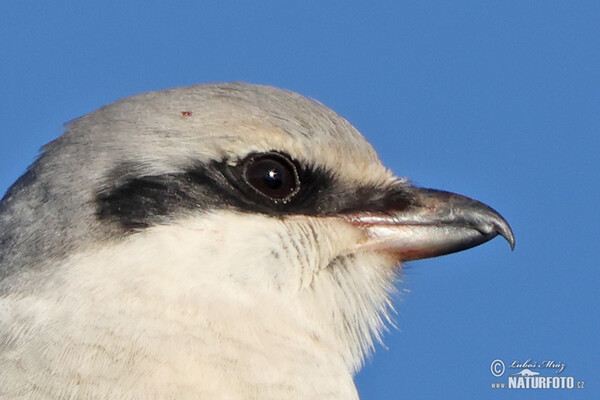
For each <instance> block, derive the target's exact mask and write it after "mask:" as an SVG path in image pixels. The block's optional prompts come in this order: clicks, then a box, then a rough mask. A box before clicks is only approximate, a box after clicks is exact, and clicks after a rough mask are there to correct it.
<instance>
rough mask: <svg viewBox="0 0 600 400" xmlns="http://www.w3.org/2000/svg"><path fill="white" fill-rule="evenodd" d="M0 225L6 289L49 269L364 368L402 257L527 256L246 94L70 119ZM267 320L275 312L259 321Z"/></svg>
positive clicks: (318, 114)
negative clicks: (487, 250) (496, 243)
mask: <svg viewBox="0 0 600 400" xmlns="http://www.w3.org/2000/svg"><path fill="white" fill-rule="evenodd" d="M2 218H3V219H2V221H3V226H4V227H5V228H6V229H5V233H4V237H3V238H4V240H3V243H5V244H4V247H3V249H2V251H3V257H4V258H3V267H2V273H3V274H4V281H5V282H7V281H9V280H10V279H12V277H16V276H21V275H23V273H24V272H23V271H28V270H34V271H35V270H39V271H44V274H45V276H46V277H48V278H47V279H46V280H45V281H44V282H52V281H56V280H57V279H58V278H56V277H57V276H60V281H61V282H64V281H70V282H75V283H73V285H77V286H78V287H82V288H87V289H86V290H88V289H89V290H88V291H86V293H95V291H94V290H95V289H94V288H96V292H97V291H99V292H101V293H102V295H101V296H99V297H98V299H99V301H101V299H102V298H114V297H120V296H121V297H122V296H124V294H123V293H130V294H132V295H131V296H130V299H133V300H132V301H148V302H150V301H151V302H152V304H155V305H156V310H163V311H164V312H165V313H168V310H170V309H171V308H161V307H162V306H161V304H163V305H164V304H171V306H172V305H174V304H179V305H182V307H191V308H190V310H192V311H190V318H191V319H193V318H194V316H201V318H204V319H207V320H210V319H211V318H213V319H214V321H220V319H219V317H220V315H226V316H227V319H228V320H229V321H231V320H235V319H236V318H238V320H239V321H243V323H242V322H240V323H239V325H242V326H240V327H238V328H237V329H238V330H239V332H240V334H251V333H248V332H244V330H245V329H247V330H250V331H252V329H253V327H255V325H260V326H262V327H263V328H266V329H271V330H274V329H277V328H275V326H276V325H278V326H283V325H286V326H292V327H294V328H293V329H296V330H301V331H302V332H306V333H307V337H310V338H312V339H311V340H314V341H315V342H318V343H322V344H323V346H329V347H332V348H335V351H336V352H338V353H339V354H340V355H341V356H342V358H343V360H344V362H345V363H346V365H347V366H348V369H351V370H356V369H357V368H358V367H359V366H360V364H361V361H362V359H363V357H364V355H365V354H366V353H368V351H369V350H370V349H371V348H372V346H373V343H374V341H375V340H376V339H378V338H379V335H380V333H381V330H382V327H383V325H384V322H385V320H386V318H387V315H388V311H389V309H390V301H389V294H390V293H391V292H392V291H393V288H394V279H395V277H396V274H397V272H398V271H399V266H400V265H401V263H402V262H404V261H409V260H416V259H421V258H427V257H435V256H439V255H443V254H447V253H451V252H455V251H460V250H464V249H467V248H470V247H473V246H476V245H478V244H481V243H483V242H485V241H487V240H490V239H492V238H493V237H495V236H496V235H501V236H503V237H504V238H506V239H507V240H508V241H509V243H510V245H511V246H513V245H514V237H513V234H512V232H511V230H510V227H509V226H508V224H507V223H506V221H505V220H504V219H503V218H502V217H501V216H500V215H499V214H498V213H497V212H495V211H494V210H492V209H491V208H489V207H488V206H486V205H484V204H482V203H480V202H477V201H475V200H472V199H469V198H466V197H463V196H460V195H457V194H453V193H449V192H442V191H436V190H431V189H424V188H420V187H416V186H414V185H412V184H411V183H410V182H409V181H408V180H407V179H404V178H399V177H397V176H395V175H394V174H393V173H392V172H391V171H390V170H389V169H387V168H386V167H384V166H383V165H382V163H381V162H380V160H379V158H378V156H377V154H376V152H375V151H374V149H373V148H372V147H371V145H370V144H369V143H368V142H367V141H366V140H365V139H364V138H363V136H362V135H361V134H360V133H359V132H358V131H357V130H356V129H355V128H354V127H352V126H351V125H350V123H348V122H347V121H346V120H344V119H343V118H341V117H340V116H338V115H337V114H335V113H334V112H333V111H331V110H330V109H328V108H326V107H325V106H323V105H322V104H320V103H318V102H316V101H314V100H311V99H307V98H305V97H303V96H300V95H298V94H295V93H292V92H288V91H284V90H280V89H276V88H273V87H268V86H258V85H250V84H243V83H234V84H210V85H198V86H192V87H186V88H178V89H172V90H165V91H160V92H151V93H146V94H142V95H138V96H134V97H131V98H127V99H124V100H121V101H118V102H116V103H113V104H111V105H109V106H106V107H103V108H101V109H99V110H97V111H95V112H93V113H90V114H88V115H86V116H84V117H81V118H79V119H77V120H74V121H72V122H70V123H69V124H68V126H67V131H66V133H65V134H64V135H63V136H61V137H60V138H58V139H57V140H55V141H53V142H51V143H50V144H48V145H47V146H46V147H45V149H44V153H43V154H42V155H41V157H40V158H39V159H38V160H37V161H36V163H35V164H34V165H33V166H32V167H31V168H30V169H29V171H28V172H27V174H26V175H25V176H24V177H23V178H21V180H19V181H18V182H17V183H16V184H15V185H14V186H13V187H12V188H11V189H10V190H9V192H8V193H7V195H6V196H5V198H4V200H3V202H2ZM26 221H29V223H25V222H26ZM32 221H33V222H32ZM26 249H27V251H26ZM91 255H94V259H95V260H96V261H94V266H93V267H86V268H85V269H82V268H81V267H79V265H82V264H83V263H84V262H83V261H84V260H86V259H89V258H91V257H92V256H91ZM100 255H101V256H100ZM24 264H27V265H24ZM57 265H60V266H59V267H57ZM25 281H26V280H25V279H22V278H21V279H17V278H14V281H13V282H12V283H11V287H12V288H14V287H18V286H19V285H23V287H25V284H24V283H22V282H25ZM15 282H21V283H15ZM46 284H47V283H46ZM40 285H41V284H40ZM5 286H6V285H5ZM98 288H101V290H100V289H98ZM28 290H30V289H28ZM90 296H93V294H91V295H90ZM140 299H143V300H140ZM226 303H229V304H230V305H229V306H227V305H226ZM121 304H122V303H121ZM231 304H233V305H231ZM99 305H100V304H99ZM171 306H169V307H171ZM107 307H108V305H107ZM165 310H166V311H165ZM228 310H233V311H228ZM256 310H258V311H260V312H261V313H263V314H264V315H269V317H264V318H263V319H259V318H258V317H256V319H255V320H254V321H250V320H249V318H248V317H247V316H248V315H253V316H255V315H258V313H257V312H256ZM157 313H158V311H157ZM211 316H212V317H211ZM245 316H246V318H245ZM222 323H224V322H222V321H220V322H215V324H216V325H218V324H222ZM269 324H272V325H273V326H269ZM257 329H258V328H257ZM290 329H291V328H290Z"/></svg>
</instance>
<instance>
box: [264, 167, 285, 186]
mask: <svg viewBox="0 0 600 400" xmlns="http://www.w3.org/2000/svg"><path fill="white" fill-rule="evenodd" d="M277 167H278V166H276V165H274V166H272V167H270V168H268V169H266V170H265V175H264V176H263V182H264V183H265V185H267V186H268V187H269V189H278V188H280V187H281V185H282V184H283V178H282V177H281V171H280V170H279V169H278V168H277Z"/></svg>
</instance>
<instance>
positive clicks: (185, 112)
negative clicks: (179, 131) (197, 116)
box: [181, 111, 192, 117]
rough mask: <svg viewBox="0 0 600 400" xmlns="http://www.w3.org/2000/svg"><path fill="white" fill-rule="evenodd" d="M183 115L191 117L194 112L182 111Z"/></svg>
mask: <svg viewBox="0 0 600 400" xmlns="http://www.w3.org/2000/svg"><path fill="white" fill-rule="evenodd" d="M181 115H183V116H184V117H191V116H192V112H191V111H182V112H181Z"/></svg>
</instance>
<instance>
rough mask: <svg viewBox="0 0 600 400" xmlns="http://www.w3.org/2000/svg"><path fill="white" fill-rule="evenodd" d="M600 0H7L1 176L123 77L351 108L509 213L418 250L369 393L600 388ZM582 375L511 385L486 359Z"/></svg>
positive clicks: (435, 176)
mask: <svg viewBox="0 0 600 400" xmlns="http://www.w3.org/2000/svg"><path fill="white" fill-rule="evenodd" d="M598 21H600V6H599V5H598V4H597V3H595V2H591V1H590V2H585V1H582V2H566V1H564V2H558V1H544V2H542V1H537V2H536V1H527V2H524V1H521V2H517V1H471V2H469V1H465V2H463V1H461V2H442V1H429V2H417V1H410V2H403V1H395V2H391V1H390V2H375V3H371V4H368V5H367V2H337V3H335V2H326V1H325V2H301V3H300V2H297V3H296V4H286V3H284V2H278V1H271V2H237V3H233V2H227V1H214V2H213V1H210V2H191V1H177V2H157V1H151V0H145V1H128V2H122V1H102V2H91V1H89V2H86V1H83V2H82V1H61V2H42V1H27V2H25V1H22V2H16V1H5V2H2V4H1V5H0V54H2V61H1V62H0V90H1V93H2V95H1V96H0V113H1V118H0V121H1V122H0V124H1V125H0V191H2V192H3V191H4V190H6V188H7V187H8V186H9V185H10V184H11V183H12V182H13V181H14V180H15V179H16V178H17V177H18V176H19V175H20V174H21V173H23V172H24V170H25V168H26V167H27V165H28V164H30V163H31V162H32V161H33V160H34V159H35V156H36V154H37V151H38V148H39V147H40V146H41V145H42V144H44V143H46V142H48V141H50V140H52V139H53V138H55V137H56V136H58V135H59V134H60V133H61V126H62V124H63V123H65V122H66V121H69V120H71V119H73V118H76V117H78V116H80V115H83V114H85V113H88V112H90V111H92V110H94V109H96V108H97V107H99V106H102V105H104V104H107V103H110V102H112V101H114V100H117V99H119V98H121V97H124V96H128V95H132V94H136V93H140V92H144V91H149V90H156V89H163V88H169V87H174V86H182V85H189V84H194V83H201V82H214V81H235V80H242V81H249V82H254V83H263V84H270V85H275V86H279V87H283V88H287V89H291V90H294V91H297V92H300V93H302V94H304V95H307V96H310V97H314V98H316V99H318V100H320V101H322V102H323V103H325V104H326V105H328V106H329V107H331V108H333V109H334V110H335V111H337V112H338V113H339V114H341V115H342V116H344V117H345V118H347V119H348V120H349V121H350V122H352V123H353V124H354V125H355V126H356V127H357V128H358V129H359V130H360V131H361V132H362V133H363V134H364V135H365V136H366V137H367V138H368V139H369V140H370V141H371V143H372V144H373V145H374V147H375V148H376V149H377V150H378V151H379V153H380V156H381V158H382V160H383V161H384V162H385V163H386V164H387V165H388V166H389V167H390V168H391V169H393V170H394V171H395V172H396V173H397V174H398V175H402V176H408V177H410V178H411V179H412V180H413V181H414V182H416V183H417V184H419V185H422V186H425V187H432V188H437V189H445V190H449V191H455V192H458V193H461V194H465V195H468V196H470V197H474V198H477V199H479V200H481V201H484V202H486V203H488V204H489V205H491V206H492V207H494V208H495V209H497V210H498V211H500V212H501V213H502V214H503V215H504V217H505V218H506V219H507V220H508V221H509V222H510V223H511V225H512V227H513V229H514V232H515V235H516V238H517V246H516V249H515V250H514V251H513V252H510V251H509V247H508V245H507V244H506V243H505V242H504V241H503V240H500V239H495V240H493V241H491V242H489V243H487V244H485V245H483V246H480V247H477V248H475V249H472V250H470V251H467V252H463V253H459V254H454V255H450V256H446V257H443V258H438V259H431V260H423V261H417V262H412V263H409V264H408V265H407V266H406V269H405V273H404V274H403V282H402V283H401V284H399V285H398V288H399V295H398V296H396V298H395V305H396V308H397V311H398V313H397V316H396V325H397V328H391V329H390V331H389V333H388V334H387V335H386V337H385V346H379V348H378V350H377V352H376V354H375V355H374V356H372V357H371V358H370V359H369V360H368V361H367V363H366V366H365V368H364V369H363V371H362V372H361V373H360V374H359V375H358V376H357V378H356V381H357V385H358V388H359V391H360V393H361V395H362V398H363V399H402V398H417V399H419V398H423V399H426V398H445V399H462V398H490V399H494V398H540V399H542V398H543V399H548V398H550V399H552V398H567V397H568V398H571V399H577V398H599V396H600V389H598V387H599V385H600V372H599V365H598V362H599V361H600V341H599V339H598V331H599V330H600V329H599V328H600V322H599V321H600V318H599V311H598V308H599V306H600V301H599V300H598V294H597V293H598V286H599V284H600V273H599V271H598V270H599V267H600V265H599V263H598V262H597V261H596V258H597V255H596V252H595V249H596V246H597V245H598V240H599V239H600V228H599V225H600V224H599V223H600V219H599V212H598V204H597V203H598V198H599V195H600V191H599V185H598V184H599V182H600V180H599V173H598V171H599V169H600V168H599V167H600V163H599V162H598V160H597V157H598V155H599V153H600V139H598V130H599V127H600V73H599V71H600V24H598ZM497 358H499V359H501V360H503V361H504V362H505V363H506V364H510V363H511V362H512V361H514V360H517V361H521V362H524V361H526V360H527V359H532V361H537V362H542V361H556V362H562V363H564V364H566V368H565V370H564V371H563V372H562V373H561V374H559V375H557V374H556V373H555V372H554V371H553V370H549V369H539V370H538V371H540V372H541V373H542V375H547V376H573V377H574V378H575V380H576V381H580V380H581V381H584V382H585V386H586V387H585V388H584V389H573V390H568V391H566V390H538V391H533V390H508V389H505V390H501V389H492V388H491V383H492V382H503V381H504V382H506V380H507V374H508V373H512V372H517V371H519V369H510V368H508V367H507V369H508V371H507V373H505V374H504V375H503V376H502V377H500V378H495V377H494V376H492V375H491V372H490V364H491V362H492V361H493V360H494V359H497Z"/></svg>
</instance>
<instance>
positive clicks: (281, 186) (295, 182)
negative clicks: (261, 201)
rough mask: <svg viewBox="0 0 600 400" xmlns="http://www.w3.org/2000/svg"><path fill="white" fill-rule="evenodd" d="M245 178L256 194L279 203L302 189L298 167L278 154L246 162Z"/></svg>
mask: <svg viewBox="0 0 600 400" xmlns="http://www.w3.org/2000/svg"><path fill="white" fill-rule="evenodd" d="M243 177H244V180H245V181H246V183H247V184H248V185H249V186H250V187H251V188H252V189H254V190H255V191H256V192H258V193H259V194H261V195H263V196H266V197H268V198H270V199H272V200H277V201H285V200H288V199H290V198H291V197H292V196H293V195H294V194H296V193H297V192H298V189H299V188H300V179H299V178H298V171H297V170H296V167H295V166H294V164H293V163H292V162H291V161H290V160H288V159H287V158H285V157H284V156H282V155H280V154H277V153H267V154H261V155H258V156H256V157H253V158H251V159H249V160H248V161H246V163H245V164H244V173H243Z"/></svg>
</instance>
